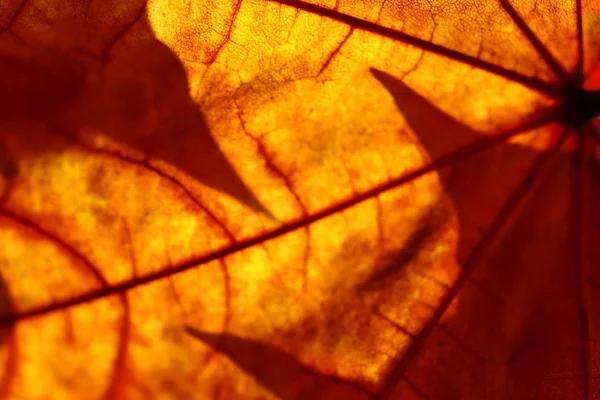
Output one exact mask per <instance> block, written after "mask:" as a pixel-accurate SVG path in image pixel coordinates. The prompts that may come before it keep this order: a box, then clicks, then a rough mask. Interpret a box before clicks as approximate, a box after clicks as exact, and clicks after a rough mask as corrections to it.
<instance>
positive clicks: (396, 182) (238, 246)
mask: <svg viewBox="0 0 600 400" xmlns="http://www.w3.org/2000/svg"><path fill="white" fill-rule="evenodd" d="M548 111H549V113H548V115H546V116H544V117H541V118H538V119H536V120H534V121H532V122H530V123H528V124H525V125H523V126H521V127H519V128H516V129H512V130H509V131H507V132H505V133H503V134H500V135H494V136H490V137H486V138H484V139H482V140H479V141H477V142H475V143H472V144H469V145H467V146H463V147H461V148H459V149H457V150H455V151H452V152H450V153H448V154H446V155H444V156H442V157H440V158H438V159H437V160H434V161H432V162H431V163H429V164H425V165H424V166H422V167H421V168H418V169H416V170H414V171H411V172H408V173H406V174H405V175H402V176H400V177H398V178H396V179H393V180H391V181H389V182H386V183H383V184H380V185H378V186H376V187H374V188H373V189H371V190H368V191H366V192H364V193H362V194H360V195H358V196H355V197H354V198H352V199H349V200H347V201H345V202H342V203H338V204H333V205H332V206H330V207H327V208H325V209H323V210H321V211H319V212H316V213H315V214H313V215H311V216H308V217H306V218H301V219H297V220H295V221H291V222H290V223H288V224H287V225H283V226H281V227H280V228H278V229H275V230H273V231H271V232H267V233H265V234H263V235H259V236H256V237H253V238H249V239H246V240H243V241H239V242H237V243H234V244H232V245H230V246H229V247H225V248H222V249H221V250H217V251H215V252H213V253H210V254H206V255H203V256H200V257H197V258H194V259H192V260H189V261H187V262H183V263H181V264H179V265H175V266H173V267H172V268H168V269H163V270H160V271H157V272H154V273H151V274H148V275H146V276H143V277H139V278H137V279H131V280H129V281H125V282H122V283H119V284H116V285H113V286H111V287H107V288H103V289H101V290H96V291H91V292H89V293H87V294H85V295H82V296H80V297H75V298H72V299H68V300H63V301H61V302H58V303H55V304H48V305H45V306H41V307H37V308H32V309H30V310H27V311H24V312H22V313H19V314H16V315H2V316H0V323H6V322H13V321H16V320H21V319H24V318H30V317H34V316H38V315H41V314H46V313H50V312H53V311H57V310H60V309H63V308H67V307H72V306H75V305H78V304H82V303H85V302H89V301H92V300H96V299H99V298H103V297H106V296H110V295H112V294H115V293H122V292H125V291H127V290H129V289H132V288H134V287H137V286H141V285H144V284H147V283H150V282H154V281H156V280H159V279H162V278H165V277H167V276H171V275H173V274H176V273H179V272H183V271H186V270H188V269H190V268H194V267H196V266H198V265H200V264H204V263H207V262H210V261H213V260H218V259H220V258H223V257H226V256H228V255H230V254H233V253H236V252H239V251H242V250H244V249H247V248H250V247H252V246H256V245H259V244H261V243H263V242H265V241H267V240H271V239H274V238H277V237H279V236H283V235H285V234H287V233H290V232H292V231H295V230H298V229H302V228H304V227H306V226H308V225H310V224H312V223H314V222H317V221H320V220H322V219H324V218H327V217H329V216H332V215H334V214H336V213H339V212H341V211H343V210H346V209H348V208H350V207H352V206H354V205H356V204H358V203H360V202H363V201H365V200H368V199H371V198H373V197H375V196H378V195H379V194H381V193H383V192H386V191H388V190H391V189H395V188H397V187H399V186H401V185H403V184H406V183H409V182H412V181H414V180H416V179H417V178H419V177H421V176H423V175H425V174H427V173H429V172H432V171H435V170H438V169H440V168H443V167H445V166H448V165H451V164H453V163H456V162H459V161H461V160H463V159H465V158H468V157H470V156H473V155H476V154H478V153H480V152H482V151H484V150H487V149H489V148H492V147H493V146H495V145H498V144H500V143H503V142H505V141H507V140H509V139H510V138H511V137H513V136H516V135H518V134H520V133H523V132H526V131H529V130H532V129H535V128H539V127H541V126H543V125H546V124H548V123H551V122H554V121H556V119H557V118H558V117H557V116H556V115H557V113H556V112H555V110H553V109H551V110H548Z"/></svg>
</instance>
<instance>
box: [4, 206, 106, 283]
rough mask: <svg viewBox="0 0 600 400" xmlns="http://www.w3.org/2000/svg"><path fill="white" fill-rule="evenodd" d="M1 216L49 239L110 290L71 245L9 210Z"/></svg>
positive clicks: (102, 277)
mask: <svg viewBox="0 0 600 400" xmlns="http://www.w3.org/2000/svg"><path fill="white" fill-rule="evenodd" d="M0 215H3V216H5V217H6V218H8V219H10V220H12V221H15V222H18V223H19V224H21V225H23V226H25V227H27V228H29V229H31V230H32V231H35V232H36V233H37V234H38V235H39V236H42V237H44V238H46V239H48V240H49V241H50V242H52V243H54V244H55V245H56V246H57V247H59V248H60V249H61V250H62V251H64V252H66V253H67V254H69V255H70V256H71V257H72V258H74V259H76V260H77V261H79V263H80V264H81V265H82V266H83V267H84V270H87V271H88V272H89V273H91V274H92V276H93V277H94V278H95V279H96V281H98V282H99V283H100V285H101V286H102V287H103V288H108V287H109V284H108V282H107V281H106V279H105V278H104V276H102V274H101V273H100V272H99V271H98V270H97V269H96V267H94V265H93V264H92V263H91V261H90V260H88V259H87V258H86V257H85V256H84V255H83V254H81V253H80V252H79V251H78V250H77V249H75V248H74V247H73V246H71V245H70V244H68V243H66V242H64V241H63V240H61V239H59V238H58V237H56V236H55V235H54V234H53V233H51V232H48V231H46V230H45V229H43V228H42V227H41V226H39V225H37V224H35V223H33V222H31V221H29V220H28V219H27V218H25V217H23V216H21V215H18V214H16V213H14V212H12V211H10V210H7V209H0Z"/></svg>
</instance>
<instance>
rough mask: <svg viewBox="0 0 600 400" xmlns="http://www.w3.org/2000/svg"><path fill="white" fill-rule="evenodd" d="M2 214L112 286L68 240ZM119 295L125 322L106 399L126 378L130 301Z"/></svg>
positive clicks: (17, 217) (16, 217)
mask: <svg viewBox="0 0 600 400" xmlns="http://www.w3.org/2000/svg"><path fill="white" fill-rule="evenodd" d="M0 215H4V216H5V217H7V218H10V219H11V220H13V221H16V222H18V223H20V224H21V225H23V226H26V227H28V228H30V229H32V230H34V231H35V232H36V233H38V234H39V235H41V236H43V237H45V238H47V239H49V240H51V241H52V242H53V243H55V244H56V245H57V246H58V247H60V248H61V249H62V250H63V251H66V252H67V253H68V254H70V255H71V256H72V257H74V258H76V259H77V260H79V262H80V263H81V264H82V265H83V267H84V269H85V270H87V271H88V272H90V273H91V274H92V275H93V276H94V278H95V279H96V281H98V282H99V283H100V285H101V286H102V288H103V289H107V288H110V285H109V283H108V281H107V280H106V278H105V277H104V276H103V275H102V274H101V273H100V271H99V270H98V269H97V268H96V267H95V266H94V265H93V264H92V263H91V262H90V261H89V260H88V259H87V258H86V257H85V256H84V255H83V254H81V253H80V252H79V251H77V250H76V249H75V248H74V247H73V246H71V245H69V244H67V243H66V242H64V241H62V240H60V239H58V238H57V237H55V236H54V235H53V234H52V233H50V232H48V231H46V230H44V229H43V228H42V227H40V226H39V225H36V224H33V223H32V222H31V221H29V220H27V219H26V218H24V217H22V216H20V215H17V214H15V213H13V212H11V211H9V210H5V209H3V210H0ZM119 297H120V299H121V303H122V305H123V322H122V324H121V332H120V333H121V334H120V335H119V347H118V350H117V356H116V358H115V365H114V369H113V378H112V379H111V380H110V386H109V388H108V390H107V392H106V395H105V398H106V399H113V398H115V394H116V393H117V391H118V389H119V387H120V386H121V383H122V381H123V379H124V376H123V374H122V371H124V370H125V363H126V358H127V348H128V345H129V331H130V318H129V303H128V302H127V298H126V295H125V293H119Z"/></svg>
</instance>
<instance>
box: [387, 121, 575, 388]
mask: <svg viewBox="0 0 600 400" xmlns="http://www.w3.org/2000/svg"><path fill="white" fill-rule="evenodd" d="M568 135H569V132H568V131H567V132H565V133H563V134H562V135H561V137H560V138H559V139H558V140H557V141H556V143H555V144H554V145H553V146H552V148H551V149H550V150H549V151H546V152H543V153H542V154H541V155H540V156H539V157H538V159H537V160H536V161H535V163H534V164H533V166H532V168H531V169H530V171H529V173H528V174H527V176H526V177H525V179H523V181H522V182H521V184H520V185H519V187H518V188H517V189H516V190H515V191H514V192H513V194H512V195H511V196H510V198H509V199H508V201H507V202H506V203H505V204H504V206H503V207H502V209H501V210H500V212H499V213H498V215H497V216H496V218H494V221H493V222H492V224H491V225H490V227H489V229H488V230H487V231H486V232H485V234H484V235H483V237H482V238H481V240H480V241H479V243H478V244H477V246H476V247H475V248H474V249H473V252H472V253H471V254H470V256H469V258H468V259H467V261H466V262H465V264H464V266H463V269H462V273H461V274H460V276H459V277H458V279H457V281H456V282H455V284H454V286H453V287H452V288H451V289H450V290H449V291H448V292H447V293H446V295H445V296H444V298H443V299H442V302H441V303H440V305H439V306H438V308H437V309H436V310H435V313H434V314H433V316H432V318H431V319H430V320H429V322H427V324H426V325H425V326H424V327H423V329H422V330H421V332H419V334H418V335H417V337H416V338H415V340H414V341H413V344H412V345H411V346H410V347H409V349H408V350H407V351H406V353H405V355H404V357H402V359H401V360H400V362H399V363H398V364H397V365H396V367H395V368H394V369H393V370H392V373H391V374H390V375H389V377H388V378H387V380H386V382H385V383H384V385H383V388H382V390H381V392H380V393H379V395H378V396H377V399H387V398H389V397H390V396H391V395H392V393H393V391H394V389H395V387H396V385H397V384H398V382H399V381H400V380H401V379H402V377H403V376H404V373H405V371H406V369H407V367H408V366H409V365H410V363H411V362H412V360H413V359H414V358H415V357H416V356H417V355H418V354H419V352H420V350H421V348H422V347H423V345H424V344H425V341H426V340H427V339H428V338H429V336H430V335H431V332H432V331H433V329H434V328H435V327H436V326H438V325H439V322H440V320H441V318H442V316H443V315H444V313H445V312H446V310H447V309H448V307H449V306H450V304H451V303H452V301H453V300H454V299H455V298H456V296H457V295H458V292H459V291H460V290H461V288H462V287H463V285H464V284H465V282H467V280H468V279H469V277H470V275H471V272H472V271H473V267H474V265H476V263H477V261H479V260H480V258H481V256H482V255H483V254H484V253H485V251H486V250H488V249H489V248H490V245H491V244H492V243H493V241H494V240H495V239H496V237H497V235H498V233H500V231H501V230H502V228H503V226H504V225H505V223H506V222H507V221H508V219H509V217H510V216H511V215H512V213H513V212H514V210H515V209H516V208H517V206H518V205H519V203H520V202H521V200H522V199H523V198H524V197H525V195H526V194H527V193H528V192H529V190H530V189H531V186H532V184H533V182H534V181H535V178H537V176H538V175H539V173H540V171H541V169H542V167H543V166H544V165H546V163H547V162H548V160H549V159H550V158H551V157H552V156H554V155H555V154H556V153H557V152H558V150H559V148H560V146H561V145H562V143H563V142H564V141H565V139H566V138H567V136H568Z"/></svg>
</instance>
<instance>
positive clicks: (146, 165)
mask: <svg viewBox="0 0 600 400" xmlns="http://www.w3.org/2000/svg"><path fill="white" fill-rule="evenodd" d="M47 126H48V128H49V129H50V130H51V131H52V132H53V133H55V134H56V135H59V136H61V137H63V138H65V139H66V140H68V141H70V142H72V143H74V144H76V145H78V146H81V147H82V148H83V149H85V150H86V151H88V152H90V153H95V154H99V155H104V156H109V157H114V158H116V159H118V160H120V161H123V162H126V163H129V164H133V165H138V166H141V167H143V168H145V169H147V170H149V171H152V172H154V173H155V174H156V175H158V176H159V177H160V178H163V179H166V180H168V181H169V182H171V184H173V186H175V187H177V188H179V189H180V190H181V191H182V192H183V193H184V194H185V195H186V197H187V198H188V199H189V200H190V201H191V202H192V203H194V205H196V206H197V207H198V208H199V209H200V210H202V211H203V212H204V213H205V214H206V215H207V216H208V217H209V218H210V219H211V220H212V221H213V222H214V223H215V224H216V225H217V226H218V227H219V228H220V229H221V230H222V231H223V234H224V235H225V236H227V238H228V239H229V241H231V242H232V243H235V242H236V238H235V236H234V235H233V233H232V232H231V231H230V230H229V229H228V228H227V226H225V224H224V223H223V222H222V221H221V220H220V219H219V218H217V216H216V215H215V214H214V213H213V212H212V211H211V210H209V209H208V208H207V207H206V206H205V205H204V204H202V202H200V201H199V200H198V199H197V198H196V197H195V196H194V195H193V194H192V193H191V192H190V190H189V189H188V188H187V187H186V186H185V185H183V184H182V183H181V182H180V181H179V180H178V179H177V178H175V177H173V176H171V175H168V174H166V173H165V172H163V171H162V170H160V169H159V168H157V167H155V166H153V165H152V164H150V163H149V162H148V161H147V159H144V161H139V160H136V159H134V158H132V157H129V156H127V155H123V154H118V153H115V152H112V151H110V150H106V149H101V148H97V147H91V146H88V145H87V144H85V143H83V142H81V141H80V140H79V139H78V138H77V137H76V136H75V135H74V134H72V133H70V132H67V131H64V130H62V129H60V128H59V127H58V126H55V125H51V124H47Z"/></svg>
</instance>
